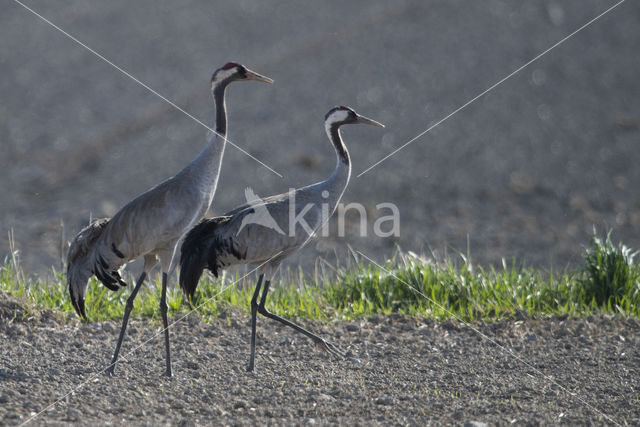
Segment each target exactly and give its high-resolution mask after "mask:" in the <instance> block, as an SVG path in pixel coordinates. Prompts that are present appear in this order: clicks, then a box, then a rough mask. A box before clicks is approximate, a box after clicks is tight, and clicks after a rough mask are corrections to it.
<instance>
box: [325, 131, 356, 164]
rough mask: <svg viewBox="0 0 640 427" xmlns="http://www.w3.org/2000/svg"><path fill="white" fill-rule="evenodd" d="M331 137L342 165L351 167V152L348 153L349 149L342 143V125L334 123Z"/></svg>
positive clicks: (330, 133) (330, 132)
mask: <svg viewBox="0 0 640 427" xmlns="http://www.w3.org/2000/svg"><path fill="white" fill-rule="evenodd" d="M329 135H330V139H331V143H332V144H333V147H334V148H335V149H336V153H337V154H338V158H339V159H340V161H341V162H342V163H344V164H345V165H347V166H349V164H350V162H351V160H350V159H349V152H348V151H347V147H345V145H344V143H343V142H342V138H341V137H340V124H339V123H333V124H332V125H331V127H330V128H329Z"/></svg>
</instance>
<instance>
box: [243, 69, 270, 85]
mask: <svg viewBox="0 0 640 427" xmlns="http://www.w3.org/2000/svg"><path fill="white" fill-rule="evenodd" d="M246 74H247V76H246V77H245V78H244V80H257V81H259V82H264V83H273V79H270V78H269V77H267V76H263V75H262V74H258V73H256V72H254V71H251V70H249V69H247V73H246Z"/></svg>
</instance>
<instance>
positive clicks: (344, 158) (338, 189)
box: [325, 123, 351, 207]
mask: <svg viewBox="0 0 640 427" xmlns="http://www.w3.org/2000/svg"><path fill="white" fill-rule="evenodd" d="M326 131H327V136H328V137H329V140H330V141H331V144H333V148H334V149H335V150H336V157H337V160H336V168H335V170H334V171H333V173H332V174H331V176H330V177H329V178H328V179H327V180H326V181H325V182H326V183H327V185H329V186H330V187H332V188H333V191H330V193H332V197H331V198H335V200H334V201H333V202H334V207H335V205H337V203H338V202H339V201H340V198H341V197H342V193H343V192H344V189H345V188H346V187H347V184H348V182H349V178H350V176H351V158H350V157H349V151H348V150H347V147H346V146H345V145H344V143H343V142H342V137H341V136H340V124H339V123H332V124H329V125H327V126H326ZM332 204H333V203H332Z"/></svg>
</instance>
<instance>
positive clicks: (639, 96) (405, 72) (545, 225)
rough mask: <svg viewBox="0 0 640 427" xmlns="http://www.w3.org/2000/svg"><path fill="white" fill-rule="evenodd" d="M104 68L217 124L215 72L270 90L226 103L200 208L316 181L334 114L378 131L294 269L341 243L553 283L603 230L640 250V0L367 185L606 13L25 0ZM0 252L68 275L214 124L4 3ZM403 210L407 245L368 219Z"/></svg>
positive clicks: (326, 161)
mask: <svg viewBox="0 0 640 427" xmlns="http://www.w3.org/2000/svg"><path fill="white" fill-rule="evenodd" d="M25 4H26V5H28V6H29V7H31V8H33V9H34V10H35V11H36V12H38V13H40V14H41V15H42V16H44V17H46V18H47V19H49V20H51V21H52V22H53V23H55V24H56V25H58V26H60V27H61V28H62V29H64V30H65V31H67V32H68V33H70V34H71V35H73V36H74V37H76V38H78V39H79V40H81V41H82V42H83V43H85V44H86V45H88V46H90V47H91V48H92V49H95V50H96V51H97V52H99V53H100V54H101V55H104V57H106V58H108V59H109V60H110V61H112V62H113V63H114V64H117V65H118V66H120V67H122V68H123V69H124V70H126V71H128V72H129V73H131V74H132V75H133V76H135V77H136V78H137V79H139V80H140V81H142V82H144V83H145V84H147V85H148V86H150V87H151V88H153V89H154V90H156V91H158V92H159V93H161V94H162V95H164V96H166V97H167V98H168V99H170V100H172V101H173V102H175V103H176V104H178V105H179V106H181V107H182V108H184V109H185V110H187V111H188V112H190V113H191V114H193V115H194V116H196V117H197V118H199V119H200V120H202V121H203V122H205V123H207V124H209V125H212V124H213V103H212V99H211V94H210V91H209V81H210V77H211V73H212V72H213V71H214V70H215V69H216V68H218V67H220V66H222V65H223V64H225V63H226V62H228V61H230V60H235V61H238V62H241V63H243V64H244V65H246V66H248V67H249V68H251V69H253V70H255V71H257V72H259V73H262V74H265V75H267V76H269V77H272V78H273V79H274V80H275V84H273V85H264V84H259V83H255V82H249V83H242V84H235V85H233V86H232V87H230V88H229V90H228V91H227V107H228V117H229V138H230V139H231V141H233V142H234V143H236V144H238V145H239V146H241V147H242V148H244V149H245V150H247V151H248V152H250V153H251V154H252V155H253V156H255V157H257V158H259V159H260V160H261V161H263V162H264V163H266V164H267V165H269V166H270V167H271V168H273V169H274V170H276V171H278V172H279V173H280V174H282V175H283V177H282V178H280V177H278V176H277V175H275V174H274V173H272V172H271V171H269V170H268V169H266V168H264V167H263V166H261V165H260V164H259V163H257V162H255V161H254V160H252V159H251V158H249V157H248V156H246V155H245V154H243V153H241V152H240V151H238V150H237V149H234V148H233V147H230V146H229V147H228V148H227V151H226V154H225V158H224V163H223V169H222V175H221V178H220V181H219V185H218V191H217V194H216V195H215V199H214V204H213V207H212V210H211V211H210V212H209V214H210V215H213V214H220V213H224V212H225V211H227V210H229V209H231V208H233V207H234V206H236V205H238V204H240V203H243V202H245V199H244V189H245V187H251V188H252V189H253V190H254V191H255V192H256V193H257V194H258V195H259V196H267V195H271V194H277V193H281V192H284V191H287V189H288V188H290V187H299V186H302V185H306V184H310V183H313V182H317V181H320V180H322V179H325V178H326V177H327V176H328V175H329V174H330V173H331V172H332V170H333V168H334V166H335V154H334V152H333V149H332V147H331V146H330V145H329V142H328V140H327V138H326V136H325V133H324V128H323V118H324V114H325V113H326V112H327V111H328V110H329V109H330V108H331V107H332V106H334V105H341V104H342V105H348V106H351V107H353V108H354V109H355V110H356V111H358V112H359V113H362V114H363V115H366V116H368V117H371V118H373V119H375V120H378V121H380V122H382V123H384V124H385V125H386V126H387V127H386V129H383V130H382V129H378V128H374V127H367V126H351V127H346V128H345V129H344V131H343V137H344V140H345V142H346V144H347V145H348V147H349V150H350V152H351V155H352V161H353V167H354V174H353V176H352V180H351V183H350V184H349V187H348V188H347V190H346V192H345V194H344V198H343V202H344V203H351V202H358V203H362V204H363V205H364V206H365V207H366V208H367V214H368V224H369V225H368V227H369V228H368V234H369V236H367V237H359V222H358V215H357V214H355V212H354V214H353V215H348V216H347V233H346V236H345V237H343V238H339V237H336V236H335V231H336V227H335V221H333V226H332V229H333V233H332V236H331V237H329V238H324V239H321V240H318V241H316V242H314V243H313V244H312V245H310V246H309V247H307V248H305V249H303V250H302V251H300V252H299V254H298V255H296V256H293V257H291V258H290V259H289V265H290V266H297V265H302V266H305V268H311V267H312V266H313V264H314V263H315V262H316V261H317V259H318V258H319V257H324V258H326V259H327V260H328V261H329V262H330V263H332V264H336V263H339V262H340V260H343V259H344V254H345V253H346V251H347V245H351V246H352V247H353V248H354V249H358V250H361V251H363V252H364V253H366V254H368V255H369V256H371V257H373V258H374V259H377V260H382V259H384V258H386V257H389V256H390V255H391V254H392V252H393V250H394V248H395V247H396V245H399V246H400V247H401V248H402V249H403V250H413V251H416V252H427V253H430V252H432V251H434V252H436V253H437V254H443V253H449V254H450V255H453V256H456V255H455V251H456V250H457V251H461V252H462V253H467V252H469V253H470V254H471V257H472V259H473V260H474V262H477V263H480V264H482V265H485V266H489V265H499V264H500V263H501V260H502V259H503V258H504V259H506V260H507V262H508V263H511V261H512V260H513V259H515V260H516V261H517V262H518V263H521V264H524V265H527V266H535V267H540V268H544V269H555V270H557V269H562V268H565V267H567V266H571V265H574V264H576V263H578V262H580V260H581V253H582V248H583V245H586V244H587V243H588V241H589V238H590V237H591V236H592V234H593V227H594V226H595V227H597V229H598V231H599V232H601V233H604V232H605V231H607V230H609V229H613V237H614V238H615V239H619V240H622V241H623V242H625V243H626V244H628V245H630V246H632V247H635V248H640V228H639V227H640V195H639V194H640V193H639V191H638V189H639V188H640V169H639V168H638V163H639V162H638V160H639V159H640V152H639V150H638V148H639V142H640V79H639V78H638V76H639V75H640V55H639V54H638V52H639V48H640V3H638V2H634V1H627V2H625V3H623V4H621V5H620V6H618V7H617V8H616V9H614V10H613V11H611V12H610V13H608V14H607V15H605V16H603V17H602V18H601V19H599V20H597V21H596V22H594V23H593V24H592V25H590V26H589V27H587V28H586V29H584V30H583V31H581V32H579V33H578V34H576V35H575V36H574V37H571V38H570V39H568V40H567V41H566V42H564V43H563V44H561V45H559V46H558V47H556V48H555V49H553V50H552V51H550V52H549V53H548V54H547V55H545V56H543V57H542V58H540V59H539V60H537V61H536V62H534V63H532V64H531V65H529V66H528V67H526V68H524V69H523V70H522V71H520V72H518V73H517V74H515V75H514V76H513V77H512V78H510V79H508V80H507V81H505V82H504V83H502V84H500V85H499V86H497V87H496V88H495V89H493V90H492V91H490V92H489V93H487V94H486V95H485V96H483V97H481V98H480V99H478V100H477V101H476V102H474V103H472V104H471V105H469V106H468V107H466V108H465V109H463V110H461V111H460V112H458V113H457V114H455V115H454V116H452V117H451V118H449V119H448V120H446V121H445V122H443V123H442V124H440V125H439V126H437V127H436V128H434V129H433V130H432V131H431V132H429V133H427V134H425V135H423V136H422V137H420V138H419V139H417V140H416V141H415V142H413V143H412V144H410V145H409V146H407V147H406V148H404V149H403V150H401V151H399V152H398V153H397V154H396V155H394V156H392V157H390V158H389V159H387V160H386V161H384V162H383V163H381V164H379V165H378V166H376V167H375V168H373V169H371V170H370V171H369V172H367V173H366V174H364V175H362V176H361V177H357V176H356V175H358V174H359V173H361V172H362V171H364V170H365V169H367V168H368V167H369V166H371V165H372V164H373V163H375V162H376V161H378V160H380V159H381V158H382V157H384V156H386V155H387V154H389V153H390V152H392V151H393V150H394V149H395V148H397V147H400V146H401V145H402V144H404V143H405V142H407V141H409V140H410V139H412V138H413V137H415V136H416V135H418V134H420V133H421V132H423V131H424V130H425V129H427V128H428V127H429V126H430V125H432V124H434V123H436V122H437V121H439V120H440V119H442V118H443V117H445V116H446V115H448V114H449V113H451V112H452V111H454V110H455V109H457V108H458V107H460V106H461V105H463V104H464V103H466V102H467V101H469V100H470V99H472V98H473V97H475V96H476V95H478V94H480V93H481V92H483V91H484V90H486V89H487V88H489V87H490V86H491V85H493V84H494V83H496V82H498V81H499V80H500V79H502V78H503V77H505V76H506V75H508V74H509V73H511V72H513V71H514V70H516V69H517V68H518V67H520V66H522V65H523V64H525V63H526V62H528V61H530V60H531V59H533V58H534V57H535V56H536V55H538V54H540V53H541V52H543V51H544V50H546V49H547V48H549V47H551V46H552V45H553V44H554V43H556V42H558V41H559V40H561V39H562V38H564V37H565V36H567V35H569V34H570V33H572V32H573V31H575V30H576V29H578V28H579V27H580V26H582V25H584V24H585V23H587V22H588V21H589V20H591V19H593V18H594V17H596V16H597V15H599V14H600V13H602V12H603V11H605V10H606V9H607V8H609V7H611V6H613V5H614V4H615V1H600V0H566V1H551V0H537V1H527V2H513V1H507V0H504V1H502V0H488V1H483V2H474V1H469V0H467V1H452V0H415V1H394V2H387V1H350V2H344V1H323V2H311V3H310V2H299V1H272V2H269V1H261V0H237V1H228V2H209V1H184V2H169V1H157V0H154V1H150V0H149V1H137V2H134V3H133V4H132V3H131V2H126V1H109V2H84V1H66V0H65V1H46V2H45V1H25ZM0 70H1V75H2V78H1V79H0V141H1V143H0V185H2V199H1V200H2V201H1V202H0V256H1V257H4V256H5V255H8V254H9V253H10V249H11V245H10V239H9V232H10V231H11V232H12V233H13V242H14V243H13V244H14V245H15V246H14V247H15V249H18V250H19V251H20V257H21V260H22V265H23V267H24V268H25V269H26V270H27V272H29V273H44V272H47V271H50V269H51V267H55V268H58V269H59V268H60V266H61V260H62V258H63V256H64V254H65V252H66V249H67V247H68V242H69V241H70V240H71V239H72V238H73V236H74V235H75V234H76V233H77V232H78V231H79V230H80V229H81V228H82V227H83V226H84V225H86V224H87V223H88V221H89V219H90V218H91V217H93V218H96V217H103V216H110V215H113V214H114V213H115V212H116V211H117V210H118V209H119V208H120V207H121V206H122V205H124V204H125V203H126V202H128V201H129V200H131V199H132V198H134V197H135V196H137V195H138V194H140V193H141V192H143V191H145V190H147V189H148V188H150V187H151V186H153V185H155V184H157V183H159V182H160V181H162V180H164V179H166V178H168V177H170V176H172V175H173V174H175V173H176V172H178V171H179V170H180V169H181V168H182V167H183V166H184V165H185V164H186V163H188V162H189V161H190V160H191V159H192V158H193V157H194V156H195V155H196V154H197V153H198V152H199V151H200V150H201V149H202V147H203V146H204V144H205V142H206V136H207V130H206V129H205V128H203V127H202V126H201V125H199V124H198V123H196V122H195V121H194V120H192V119H191V118H189V117H187V116H186V115H184V114H183V113H181V112H180V111H177V110H176V109H174V108H172V107H171V106H169V105H168V104H167V103H166V102H164V101H163V100H161V99H160V98H158V97H157V96H156V95H154V94H152V93H151V92H150V91H148V90H147V89H145V88H144V87H142V86H141V85H139V84H138V83H136V82H135V81H133V80H132V79H131V78H129V77H126V76H125V75H123V74H122V73H121V72H119V71H117V70H116V69H114V68H113V67H112V66H110V65H108V64H107V63H105V62H104V61H103V60H101V59H99V58H98V57H97V56H95V55H94V54H92V53H91V52H89V51H87V50H86V49H84V48H82V47H81V46H79V45H78V44H76V43H75V42H73V41H72V40H70V39H69V38H68V37H65V36H64V35H63V34H61V33H60V32H58V31H56V30H55V29H54V28H52V27H51V26H50V25H48V24H47V23H45V22H43V21H42V20H40V19H38V18H37V17H36V16H34V15H33V14H32V13H30V12H29V11H27V10H26V9H25V8H23V7H22V6H21V5H20V4H18V3H15V2H11V1H8V2H6V3H5V5H4V8H3V13H2V15H0ZM379 203H394V204H395V205H397V206H398V208H399V210H400V214H401V217H400V222H401V229H400V236H399V237H398V238H377V237H375V236H374V235H373V223H374V221H375V219H376V218H377V217H378V216H379V215H388V214H389V212H388V211H380V210H377V209H376V205H377V204H379Z"/></svg>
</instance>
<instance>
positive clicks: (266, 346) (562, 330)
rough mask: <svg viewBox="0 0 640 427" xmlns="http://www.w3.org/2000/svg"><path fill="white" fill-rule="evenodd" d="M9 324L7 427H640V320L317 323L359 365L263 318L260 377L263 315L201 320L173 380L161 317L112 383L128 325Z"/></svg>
mask: <svg viewBox="0 0 640 427" xmlns="http://www.w3.org/2000/svg"><path fill="white" fill-rule="evenodd" d="M16 310H17V311H18V315H17V316H16V317H14V313H15V312H16ZM0 314H1V315H2V318H1V319H0V339H1V340H2V341H1V342H2V347H1V350H0V384H1V386H0V403H1V404H0V422H1V423H2V424H4V425H16V424H21V423H23V422H25V421H27V420H29V419H30V417H32V416H35V417H34V418H33V419H32V422H33V423H35V424H58V423H60V424H67V423H81V424H96V423H107V424H124V423H127V424H129V423H133V424H158V423H160V424H172V425H175V424H180V425H193V424H258V425H260V424H267V423H275V424H294V423H295V424H307V423H308V424H313V423H319V424H335V423H338V424H367V425H368V424H371V423H373V424H402V425H425V424H427V423H432V422H435V423H438V424H440V423H446V424H450V423H454V424H464V423H467V422H474V421H475V422H486V423H498V424H510V423H512V422H515V423H518V424H549V423H566V424H612V423H613V422H616V423H620V424H632V425H639V424H640V391H639V390H640V375H638V369H639V367H640V351H639V341H640V322H639V321H638V320H635V319H626V318H618V317H609V316H589V317H585V318H580V319H576V318H570V317H569V318H567V317H553V318H530V317H527V316H520V317H518V318H514V319H509V320H501V321H498V322H495V323H482V322H480V323H474V324H473V325H471V326H467V325H464V324H459V323H456V322H451V321H446V322H439V321H434V320H431V319H419V318H409V317H405V316H399V315H389V316H374V317H370V318H367V319H361V320H357V321H351V322H338V323H332V324H325V325H323V324H310V323H309V322H304V321H302V322H301V323H303V324H305V325H306V326H308V327H309V328H312V329H313V330H315V331H317V332H319V333H321V334H322V335H323V336H325V337H326V338H328V339H329V340H331V341H332V342H334V343H335V344H337V345H339V346H340V347H342V348H343V349H344V350H346V351H347V352H348V354H349V356H351V357H352V358H353V359H347V360H339V359H335V358H329V357H328V356H326V355H325V354H324V353H322V352H321V351H319V350H318V349H316V348H314V346H313V345H312V344H311V343H310V341H309V340H308V339H306V338H305V337H303V336H300V335H297V334H296V333H294V332H293V331H291V330H289V329H287V328H284V327H281V326H280V325H279V324H276V323H275V322H273V321H271V320H268V319H265V318H260V319H259V322H258V351H257V358H256V369H255V372H253V373H247V372H246V371H245V366H246V363H247V359H248V350H249V344H248V342H249V322H248V316H247V315H245V314H244V313H237V312H228V313H225V315H223V316H221V317H220V318H219V319H216V320H214V321H213V322H210V323H204V322H202V321H200V320H199V319H198V318H196V317H194V316H190V317H188V318H187V319H185V320H183V321H181V322H178V323H177V324H176V325H175V326H174V327H172V329H171V343H172V350H173V353H172V354H173V360H174V363H173V370H174V377H173V378H171V379H169V378H166V377H163V376H162V373H163V371H164V357H163V344H162V341H161V339H160V338H159V337H158V336H156V337H155V338H152V337H154V336H155V335H156V334H158V333H159V331H160V328H159V325H158V321H157V320H149V319H144V320H133V321H132V322H131V324H130V328H129V330H128V336H127V338H126V340H125V344H124V346H123V353H122V354H123V356H125V357H124V358H123V359H122V362H121V363H120V364H119V365H118V367H117V369H116V374H117V376H116V377H115V378H108V377H106V376H105V375H104V374H101V373H99V371H101V370H103V369H104V367H105V366H106V364H107V363H108V362H109V359H110V356H111V352H112V351H113V347H114V344H115V339H116V336H117V332H118V328H119V323H118V322H104V323H93V324H82V323H79V322H77V321H75V320H66V321H65V320H63V319H62V318H61V316H59V315H55V314H53V313H50V312H45V313H42V314H39V315H37V316H31V317H30V318H27V319H26V320H23V319H22V318H21V317H22V315H23V314H24V310H22V308H20V305H19V304H17V303H16V301H15V300H12V299H10V298H8V297H6V296H3V301H2V303H1V304H0ZM148 340H149V341H148ZM147 341H148V342H147ZM507 352H508V353H511V354H507ZM356 358H357V359H359V361H357V360H356ZM125 359H126V360H125ZM521 360H522V361H526V364H524V363H523V362H522V361H521ZM572 393H573V394H572ZM49 405H51V407H50V408H49V409H48V410H45V409H46V408H47V407H48V406H49ZM41 411H44V412H41Z"/></svg>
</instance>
